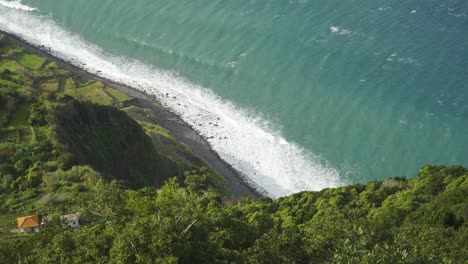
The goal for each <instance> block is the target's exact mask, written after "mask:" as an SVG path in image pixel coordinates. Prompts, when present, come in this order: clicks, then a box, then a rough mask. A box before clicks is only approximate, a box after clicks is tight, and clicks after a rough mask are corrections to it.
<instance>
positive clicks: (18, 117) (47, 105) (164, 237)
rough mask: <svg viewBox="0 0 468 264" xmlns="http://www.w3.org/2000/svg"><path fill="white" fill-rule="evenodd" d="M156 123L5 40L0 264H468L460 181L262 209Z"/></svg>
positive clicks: (446, 172) (437, 175)
mask: <svg viewBox="0 0 468 264" xmlns="http://www.w3.org/2000/svg"><path fill="white" fill-rule="evenodd" d="M155 120H157V118H156V116H155V114H154V113H153V112H152V111H151V110H149V109H145V108H143V107H141V106H139V105H138V104H136V103H135V102H134V101H133V100H132V98H130V97H128V96H127V95H125V94H123V93H121V92H119V91H117V90H114V89H111V88H108V87H106V86H105V85H104V84H102V83H100V82H97V81H94V80H89V79H86V78H82V77H80V76H76V75H75V74H73V73H71V72H68V71H66V70H63V69H61V68H60V67H58V66H57V65H56V63H54V62H52V61H49V60H48V59H45V58H41V57H40V56H37V55H35V54H31V53H29V52H27V51H26V50H24V49H22V48H21V47H18V46H15V45H13V44H11V42H9V41H8V40H7V39H6V38H5V37H3V36H1V35H0V263H30V262H31V263H369V264H371V263H372V264H373V263H421V264H422V263H434V264H435V263H437V264H438V263H453V264H458V263H468V170H467V169H466V168H463V167H460V166H430V165H427V166H424V167H423V168H422V169H421V170H420V171H419V173H418V175H417V177H415V178H414V179H411V180H407V179H406V178H402V177H398V178H391V179H387V180H384V181H376V182H370V183H368V184H357V185H352V186H344V187H340V188H333V189H325V190H322V191H320V192H302V193H297V194H294V195H291V196H288V197H282V198H279V199H277V200H272V199H269V198H267V197H263V198H260V199H259V200H258V201H254V200H253V199H251V198H249V197H232V196H230V195H229V194H228V193H226V188H225V186H224V183H223V180H222V178H221V177H220V176H219V175H217V174H215V173H213V171H212V170H211V169H209V168H207V167H206V164H204V162H203V161H201V160H200V159H198V158H197V157H195V156H194V155H193V154H192V153H191V151H190V148H188V147H187V146H185V145H183V144H182V143H180V142H177V141H176V140H175V139H174V138H173V137H172V136H171V134H170V133H169V132H168V131H167V130H165V129H164V128H162V127H161V126H160V125H159V124H158V123H157V122H156V121H155ZM174 176H175V177H174ZM76 212H77V213H79V222H80V227H79V228H77V229H71V228H70V227H67V226H63V225H62V224H61V222H60V221H61V220H60V217H59V216H62V215H64V214H69V213H76ZM33 214H37V215H38V217H39V218H40V219H45V218H49V219H51V221H50V222H49V223H48V224H47V226H46V228H45V229H43V230H41V231H40V232H38V233H34V234H22V233H20V232H19V230H18V229H17V226H16V219H17V217H21V216H26V215H33Z"/></svg>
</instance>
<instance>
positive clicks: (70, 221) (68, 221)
mask: <svg viewBox="0 0 468 264" xmlns="http://www.w3.org/2000/svg"><path fill="white" fill-rule="evenodd" d="M79 216H80V214H79V213H74V214H67V215H62V216H60V221H61V222H62V225H63V226H67V225H68V226H70V227H71V228H77V227H79V226H80V223H79V221H78V217H79Z"/></svg>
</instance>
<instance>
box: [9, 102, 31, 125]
mask: <svg viewBox="0 0 468 264" xmlns="http://www.w3.org/2000/svg"><path fill="white" fill-rule="evenodd" d="M29 106H30V104H29V103H23V104H20V105H19V106H18V108H17V109H16V112H15V114H14V115H13V117H11V119H10V120H9V122H8V126H9V127H15V128H24V127H28V126H29V124H28V117H29Z"/></svg>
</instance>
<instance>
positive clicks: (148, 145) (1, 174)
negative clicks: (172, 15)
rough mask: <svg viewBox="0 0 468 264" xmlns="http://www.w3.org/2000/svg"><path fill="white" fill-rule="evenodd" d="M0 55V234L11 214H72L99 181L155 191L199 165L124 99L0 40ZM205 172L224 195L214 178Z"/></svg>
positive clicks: (148, 113) (13, 216) (12, 218)
mask: <svg viewBox="0 0 468 264" xmlns="http://www.w3.org/2000/svg"><path fill="white" fill-rule="evenodd" d="M0 58H1V59H0V231H1V232H2V233H7V234H6V236H7V237H10V236H11V234H9V231H10V230H12V229H13V228H14V227H15V220H16V217H18V216H21V215H28V214H33V213H37V212H39V213H43V214H53V213H57V214H58V213H67V212H73V211H76V210H78V209H79V206H78V205H77V204H76V203H73V202H72V201H71V199H70V198H71V197H74V196H76V194H77V193H79V192H83V191H87V190H88V189H89V188H88V187H87V186H88V185H87V184H91V185H92V184H94V183H96V182H97V181H98V180H99V179H102V180H112V179H116V180H120V181H121V183H122V184H125V186H127V187H129V188H130V187H131V188H140V187H143V186H162V184H163V182H164V180H166V179H168V178H170V177H173V176H178V177H179V179H180V180H182V179H183V172H184V171H185V170H191V169H200V168H202V167H203V166H205V164H204V162H203V161H201V160H200V159H198V158H196V157H195V156H194V155H193V154H192V153H191V151H190V150H189V148H188V147H186V146H185V145H182V144H180V143H178V142H176V141H175V140H174V139H173V138H172V136H171V135H170V133H169V132H168V131H166V130H165V129H164V128H162V127H160V126H159V125H158V124H157V123H156V122H155V120H156V117H155V116H154V114H153V113H152V112H151V111H150V110H148V109H145V108H142V107H140V106H139V105H138V104H134V100H132V98H130V97H128V96H127V95H125V94H123V93H121V92H119V91H117V90H114V89H111V88H108V87H106V86H105V85H104V84H102V83H100V82H96V81H93V80H88V79H85V78H82V77H79V76H76V75H74V74H73V73H71V72H68V71H65V70H63V69H61V68H59V67H58V66H57V65H56V64H55V62H53V61H49V60H47V59H44V58H42V57H39V56H37V55H34V54H31V53H29V52H27V51H26V50H24V49H22V48H21V47H18V46H16V45H13V44H12V43H11V42H10V41H9V40H8V39H7V38H5V37H3V36H1V35H0ZM207 174H208V175H209V176H210V182H211V183H212V184H214V185H216V186H217V187H218V188H220V189H223V190H224V188H223V185H222V184H223V183H222V181H221V178H220V176H219V175H216V174H215V173H213V172H212V171H207ZM91 185H89V186H91Z"/></svg>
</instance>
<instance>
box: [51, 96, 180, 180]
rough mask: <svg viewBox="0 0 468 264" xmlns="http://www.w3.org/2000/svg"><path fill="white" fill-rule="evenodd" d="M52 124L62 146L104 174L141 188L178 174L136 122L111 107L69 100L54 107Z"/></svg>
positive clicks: (79, 160) (176, 169) (83, 162)
mask: <svg viewBox="0 0 468 264" xmlns="http://www.w3.org/2000/svg"><path fill="white" fill-rule="evenodd" d="M53 123H54V130H55V134H56V137H57V139H58V142H59V144H60V145H61V146H62V148H63V149H64V150H65V151H69V152H70V153H72V154H73V155H74V157H75V159H76V161H77V162H78V163H80V164H89V165H91V166H92V167H93V168H95V169H96V170H97V171H99V172H101V173H102V174H103V175H104V177H107V178H110V179H121V180H126V181H127V182H128V183H129V184H130V185H132V186H134V187H142V186H149V185H153V184H154V185H156V186H160V185H161V184H162V183H163V182H164V180H166V179H168V178H169V177H171V176H175V175H180V173H181V171H180V170H179V169H178V167H177V165H176V164H175V163H173V162H172V161H170V160H169V159H167V158H165V157H163V156H162V155H159V154H158V152H157V151H156V149H155V148H154V147H153V144H152V142H151V139H150V138H149V136H148V135H147V134H146V133H145V131H144V130H143V129H142V127H141V126H140V125H139V124H138V123H137V122H136V121H134V120H133V119H131V118H130V117H128V116H127V114H126V113H125V112H122V111H120V110H117V109H115V108H113V107H110V106H101V105H96V104H92V103H88V102H78V101H75V100H71V101H69V102H67V103H65V104H63V105H61V106H59V107H57V108H56V109H55V111H54V114H53Z"/></svg>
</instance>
